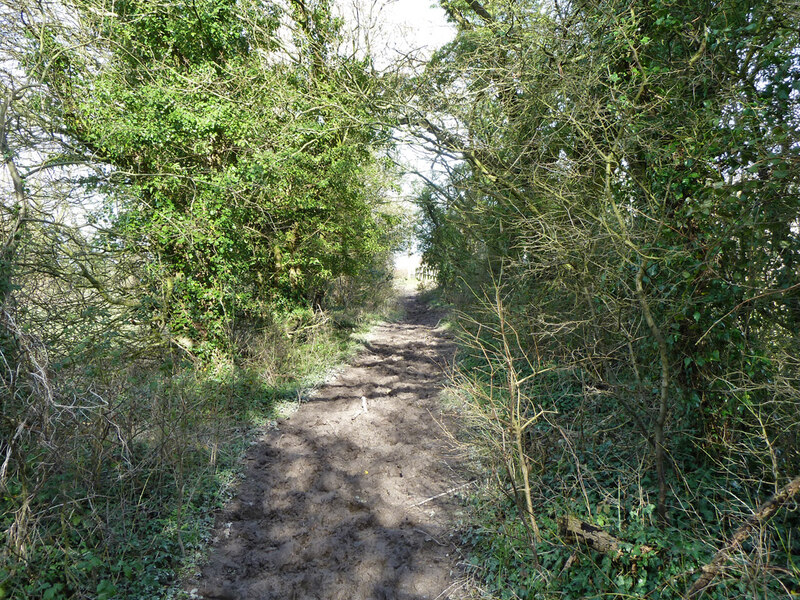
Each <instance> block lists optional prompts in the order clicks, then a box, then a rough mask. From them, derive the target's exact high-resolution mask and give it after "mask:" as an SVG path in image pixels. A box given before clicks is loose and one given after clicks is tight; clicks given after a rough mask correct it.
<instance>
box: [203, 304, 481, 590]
mask: <svg viewBox="0 0 800 600" xmlns="http://www.w3.org/2000/svg"><path fill="white" fill-rule="evenodd" d="M403 303H404V308H405V318H404V319H402V320H401V321H399V322H396V323H384V324H381V325H379V326H377V327H376V329H375V330H374V332H373V333H372V335H371V336H370V340H371V341H369V342H368V343H367V346H366V350H365V351H364V352H363V353H361V354H360V355H359V356H358V357H357V358H356V359H355V360H354V361H353V363H352V364H351V365H350V366H349V367H347V368H346V369H344V370H343V371H342V372H341V373H340V374H339V375H338V376H337V377H336V378H335V379H334V380H333V381H331V382H330V383H328V384H326V385H324V386H323V387H321V388H319V389H318V390H317V391H316V392H315V393H314V394H313V395H312V397H311V398H310V399H309V401H308V402H307V403H304V404H303V405H302V406H301V407H300V409H299V410H298V411H297V412H296V413H295V414H293V415H292V416H291V417H290V418H289V419H287V420H285V421H283V422H282V423H280V424H279V426H278V428H277V429H275V430H272V431H268V432H266V433H265V434H264V436H263V437H262V438H261V440H260V441H259V442H258V443H257V444H256V445H254V446H253V447H252V448H251V449H250V451H249V452H248V454H247V456H246V461H247V467H246V475H245V478H244V480H243V481H242V483H241V486H240V488H239V490H238V495H237V497H236V498H235V500H233V501H232V502H231V503H230V505H229V506H228V507H227V508H226V509H225V510H224V511H223V512H222V513H221V514H220V515H219V516H218V519H217V527H216V530H215V543H214V546H213V550H212V553H211V556H210V559H209V561H208V563H207V564H206V565H205V566H204V567H203V569H202V573H201V576H200V578H199V579H198V580H197V581H195V582H192V583H190V584H189V587H190V588H196V589H197V591H196V592H195V595H200V596H202V597H205V598H208V599H217V600H222V599H236V600H248V599H254V600H255V599H259V600H267V599H272V598H275V599H277V598H280V599H282V600H305V599H314V600H422V599H430V600H433V599H445V598H456V597H457V594H458V588H459V585H458V584H457V583H456V582H457V581H458V580H459V574H458V571H457V567H456V560H457V556H458V552H457V548H456V546H455V545H454V543H453V542H454V539H455V538H454V536H453V533H452V532H453V522H454V520H455V516H456V511H457V510H458V508H459V503H458V502H457V500H455V498H454V497H453V494H451V493H445V494H444V495H442V496H440V497H438V498H433V499H431V498H432V497H434V496H437V495H438V494H441V493H442V492H447V491H448V490H452V489H453V488H456V487H458V486H462V485H464V484H465V483H466V480H465V479H464V478H463V475H460V474H459V472H458V469H459V468H460V467H459V459H458V458H457V454H456V452H454V450H453V446H452V444H450V442H449V441H448V437H447V435H446V434H445V431H444V430H443V426H445V427H446V426H447V423H448V418H447V417H446V416H445V415H443V413H442V409H441V406H440V401H439V398H438V396H439V393H440V391H441V388H442V384H443V382H444V380H445V378H446V372H447V365H448V363H449V362H450V361H451V359H452V356H453V352H454V345H453V343H452V340H451V339H450V338H449V337H448V335H447V333H446V332H445V331H443V330H442V329H441V328H440V327H439V322H440V319H441V318H442V316H443V313H442V312H441V311H437V310H433V309H431V308H429V307H428V306H426V305H424V304H423V303H421V302H420V301H419V300H418V299H417V298H416V297H415V296H409V297H406V298H404V299H403Z"/></svg>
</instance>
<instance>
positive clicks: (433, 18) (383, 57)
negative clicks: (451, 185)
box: [337, 0, 456, 273]
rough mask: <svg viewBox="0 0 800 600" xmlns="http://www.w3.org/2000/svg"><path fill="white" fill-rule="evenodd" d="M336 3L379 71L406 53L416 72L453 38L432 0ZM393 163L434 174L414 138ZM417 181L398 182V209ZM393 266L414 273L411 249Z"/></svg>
mask: <svg viewBox="0 0 800 600" xmlns="http://www.w3.org/2000/svg"><path fill="white" fill-rule="evenodd" d="M337 4H338V7H339V9H340V10H341V11H342V16H343V17H344V19H345V22H346V23H347V24H349V26H350V27H351V28H353V29H357V30H358V32H359V34H358V35H357V36H355V39H358V40H359V43H360V44H362V47H363V48H367V47H368V48H369V50H370V51H371V54H372V56H373V59H374V64H375V66H376V68H378V69H383V68H386V67H387V66H388V65H391V64H393V63H394V62H396V61H397V60H398V59H400V58H401V57H403V56H406V55H414V56H415V58H416V59H417V60H416V64H417V65H419V66H420V68H421V67H422V65H423V64H424V63H423V61H425V60H427V59H428V58H430V56H431V55H432V54H433V52H434V51H436V50H437V49H438V48H440V47H442V46H443V45H445V44H447V43H448V42H450V41H451V40H452V39H453V38H454V37H455V34H456V29H455V27H454V26H453V25H451V24H450V23H448V21H447V18H446V16H445V12H444V10H443V9H442V8H441V7H440V6H439V4H438V2H436V0H338V3H337ZM397 159H398V160H399V162H400V163H402V164H405V165H406V166H407V168H408V170H409V171H419V172H420V173H423V174H425V176H427V177H432V175H433V174H434V168H433V164H432V161H433V159H434V156H433V155H431V154H426V153H425V152H424V151H423V150H422V148H421V147H419V145H415V144H414V143H413V140H406V143H400V144H399V146H398V152H397ZM420 183H421V180H420V179H419V177H417V176H416V175H413V174H411V173H409V174H408V175H406V176H404V177H403V178H402V181H401V191H400V194H399V197H398V198H396V200H395V201H396V202H398V203H400V204H401V206H402V210H405V211H414V210H415V206H414V205H413V203H412V202H411V200H412V199H413V197H414V194H415V189H416V188H417V187H418V186H419V184H420ZM395 262H396V267H397V268H398V269H399V270H402V271H406V270H411V272H412V273H413V269H414V268H415V267H416V266H418V264H419V256H417V254H416V252H413V251H412V252H411V255H409V254H408V253H407V252H403V253H401V254H400V255H399V256H397V257H396V261H395Z"/></svg>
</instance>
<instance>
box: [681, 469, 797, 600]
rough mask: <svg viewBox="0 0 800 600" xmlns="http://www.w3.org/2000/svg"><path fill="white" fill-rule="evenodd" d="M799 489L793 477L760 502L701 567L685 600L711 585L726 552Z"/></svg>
mask: <svg viewBox="0 0 800 600" xmlns="http://www.w3.org/2000/svg"><path fill="white" fill-rule="evenodd" d="M799 491H800V476H798V477H795V478H794V479H793V480H792V481H791V482H790V483H789V484H787V485H786V486H785V487H784V488H783V489H782V490H780V491H779V492H778V493H777V494H775V495H774V496H773V497H772V498H770V499H769V500H767V501H766V502H765V503H764V504H762V505H761V506H760V507H759V509H758V510H757V511H756V512H755V513H754V514H753V515H752V516H751V517H750V518H748V519H747V521H746V522H745V523H744V524H743V525H742V526H741V527H739V529H737V530H736V532H735V533H734V534H733V538H731V541H730V542H728V543H727V544H726V545H725V546H724V547H723V548H722V549H721V550H720V551H719V552H717V553H716V554H715V555H714V558H712V559H711V562H710V563H708V564H707V565H705V566H704V567H703V568H702V571H703V574H702V575H700V577H698V578H697V580H696V581H695V582H694V585H693V586H692V587H691V588H690V589H689V591H688V592H687V593H686V595H685V596H684V598H685V600H693V599H694V598H699V597H700V596H701V595H702V594H703V592H704V591H705V589H706V588H707V587H708V586H709V585H711V582H712V581H713V580H714V578H715V577H716V576H717V574H718V573H719V571H720V569H721V568H722V565H723V564H724V563H725V561H726V560H727V559H728V554H729V552H730V551H731V550H733V549H734V548H736V546H738V545H739V544H741V543H742V542H743V541H744V540H746V539H747V538H748V537H749V536H750V534H751V533H752V531H753V529H754V528H755V527H756V526H758V525H761V524H762V523H764V522H765V521H767V520H768V519H769V518H770V517H772V515H774V514H775V513H776V512H778V509H780V508H781V506H783V505H784V504H786V502H788V501H789V500H791V499H792V497H794V495H795V494H797V492H799Z"/></svg>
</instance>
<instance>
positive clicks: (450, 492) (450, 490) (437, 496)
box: [411, 480, 475, 508]
mask: <svg viewBox="0 0 800 600" xmlns="http://www.w3.org/2000/svg"><path fill="white" fill-rule="evenodd" d="M473 483H475V481H474V480H473V481H468V482H467V483H464V484H462V485H457V486H456V487H454V488H450V489H449V490H446V491H444V492H442V493H441V494H436V495H435V496H431V497H430V498H425V500H422V501H421V502H417V503H416V504H412V505H411V508H414V507H415V506H422V505H423V504H427V503H428V502H430V501H431V500H436V499H437V498H441V497H442V496H447V495H448V494H452V493H453V492H457V491H458V490H460V489H461V488H465V487H467V486H468V485H472V484H473Z"/></svg>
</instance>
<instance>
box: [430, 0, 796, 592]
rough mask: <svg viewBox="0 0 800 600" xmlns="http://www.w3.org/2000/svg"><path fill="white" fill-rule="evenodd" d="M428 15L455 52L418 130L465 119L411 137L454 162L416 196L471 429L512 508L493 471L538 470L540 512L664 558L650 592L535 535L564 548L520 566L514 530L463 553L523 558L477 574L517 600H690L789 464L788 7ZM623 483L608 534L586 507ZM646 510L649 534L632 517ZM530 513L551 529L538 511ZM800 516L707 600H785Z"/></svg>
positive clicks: (619, 569)
mask: <svg viewBox="0 0 800 600" xmlns="http://www.w3.org/2000/svg"><path fill="white" fill-rule="evenodd" d="M442 5H443V6H444V7H445V8H446V10H447V11H448V14H449V15H450V16H451V18H452V20H453V22H454V23H456V24H457V26H458V29H459V34H458V37H457V38H456V40H455V41H454V42H453V43H452V44H450V45H449V46H448V47H446V48H444V49H442V50H441V51H440V52H439V54H438V55H437V56H436V57H435V58H434V60H433V61H432V62H431V63H430V65H429V67H428V69H429V71H428V73H427V74H426V78H425V79H424V82H425V84H426V85H427V88H426V91H427V92H428V93H427V96H426V97H425V99H424V101H425V106H426V108H427V110H429V111H430V112H431V113H433V114H435V115H437V117H438V121H435V120H434V119H433V118H431V119H429V120H428V123H433V122H442V123H445V122H446V123H453V124H456V125H457V126H455V127H453V128H452V129H451V130H450V131H447V132H444V131H442V130H437V129H436V128H435V126H427V127H426V129H427V131H426V135H427V136H430V137H432V138H434V139H435V140H436V141H437V143H438V144H439V147H440V148H441V149H442V152H443V153H444V154H450V153H458V154H459V155H460V156H461V157H462V158H463V163H461V164H460V165H459V166H458V167H456V168H452V169H451V170H450V171H449V173H448V176H447V177H446V178H444V177H443V178H442V181H437V182H433V185H431V186H429V187H428V188H427V189H426V190H425V191H424V192H423V193H422V194H421V196H420V198H419V204H420V208H421V214H422V217H423V224H422V226H421V232H422V241H423V248H424V260H425V261H426V262H427V263H428V265H429V266H430V267H431V268H433V269H434V270H436V272H437V273H438V274H439V278H440V283H441V284H442V287H443V290H444V291H445V293H446V294H447V295H448V296H449V298H450V299H451V300H453V301H454V302H455V303H456V306H457V308H459V309H460V311H461V319H460V322H461V323H462V328H463V330H464V331H465V335H464V345H465V348H466V350H465V352H467V353H468V357H467V358H465V363H464V366H463V368H462V372H463V379H462V381H461V387H462V388H463V389H464V395H465V397H466V398H467V399H468V401H469V402H470V403H471V405H472V407H473V409H474V411H475V414H476V415H478V416H476V417H475V419H476V421H477V422H478V423H479V425H478V426H476V428H475V434H476V436H477V437H478V438H480V439H482V440H483V443H485V444H486V446H487V448H488V452H489V454H490V455H491V456H494V457H495V460H494V463H493V467H494V469H496V470H497V471H499V472H500V473H502V474H504V475H505V477H506V480H508V481H513V482H514V484H515V485H516V486H517V489H516V494H517V497H516V502H517V503H521V502H522V498H523V497H524V493H523V492H524V491H525V490H524V488H523V484H524V482H523V481H522V478H521V477H520V476H519V473H514V472H513V470H511V469H508V467H507V465H508V464H525V462H529V463H530V465H531V472H530V477H531V478H532V483H531V488H532V489H531V491H532V494H533V496H534V497H535V498H540V499H542V498H547V500H548V506H549V507H551V508H552V507H553V506H555V507H556V508H555V510H556V511H564V512H569V513H571V514H577V515H579V516H581V517H582V518H584V519H585V520H587V521H589V522H591V523H596V524H598V525H601V526H602V527H603V528H606V529H609V530H610V531H611V533H613V534H614V535H618V536H619V537H620V539H622V540H623V541H625V542H626V543H634V541H636V542H637V543H638V541H640V540H638V538H639V537H641V536H642V535H644V534H646V537H647V540H648V543H649V544H650V545H655V546H657V547H658V548H660V550H659V552H658V553H657V557H658V560H655V559H654V562H652V563H651V564H648V565H647V568H646V569H641V568H640V567H639V566H637V567H636V568H637V569H638V573H639V575H644V571H646V578H645V580H644V582H643V583H641V584H640V583H639V579H638V578H637V577H634V575H633V571H632V570H631V569H632V567H631V569H629V570H627V571H626V565H625V564H621V562H617V561H615V560H613V559H611V558H609V557H607V556H606V557H603V556H601V555H599V554H591V553H590V554H588V555H586V554H585V553H580V556H581V558H580V559H579V561H578V562H577V563H576V562H575V561H573V563H572V565H571V567H570V569H567V570H565V571H564V573H563V574H561V569H562V568H563V565H564V564H565V563H566V557H567V556H569V555H571V553H572V552H573V550H574V548H572V547H571V546H570V545H568V544H567V545H564V544H563V543H561V542H559V541H557V538H556V536H557V532H556V531H555V530H554V529H553V528H551V529H550V530H549V531H548V530H547V528H546V527H543V528H542V529H543V533H542V537H543V540H547V542H548V543H550V544H554V546H552V547H551V546H548V545H544V546H542V543H544V542H542V543H540V544H539V545H538V547H537V548H536V550H537V551H536V553H533V551H532V550H531V549H530V547H529V540H527V539H526V537H525V536H523V535H521V533H520V532H522V531H524V529H523V523H524V520H525V518H527V517H525V516H524V515H523V513H524V511H517V512H518V513H519V515H518V516H517V518H522V522H519V523H516V524H509V526H508V527H507V528H506V530H505V531H499V532H498V531H494V532H490V533H486V535H485V536H484V537H482V538H481V539H482V541H481V542H480V544H479V546H478V549H479V552H480V556H481V557H482V558H481V560H483V561H491V560H493V559H492V558H491V557H492V556H493V555H496V554H498V553H499V554H501V555H503V556H518V555H523V554H524V553H525V552H527V555H525V556H526V558H525V559H518V560H517V561H516V562H515V563H514V565H513V566H512V565H510V564H508V561H507V560H506V559H505V558H504V559H503V560H501V561H500V563H501V564H503V565H504V566H502V568H501V567H498V566H497V565H495V566H494V567H492V569H490V570H489V571H488V572H487V573H488V575H487V576H489V577H490V578H494V580H495V583H496V586H497V587H496V589H498V590H501V589H502V590H505V591H504V592H503V593H505V594H506V595H507V596H508V597H513V594H517V595H518V596H519V597H533V596H535V595H536V594H538V593H541V594H545V593H546V592H547V593H554V594H555V593H560V594H564V595H566V596H568V597H576V598H577V597H594V596H604V595H611V596H614V595H619V596H620V597H621V596H623V595H629V596H632V597H644V596H645V595H649V597H652V596H654V595H655V596H658V597H662V596H663V597H671V596H674V597H680V594H681V593H685V591H686V590H687V589H688V587H689V586H691V583H692V580H693V579H692V578H690V577H689V576H688V575H687V574H688V573H690V572H691V570H692V569H697V568H698V567H699V566H701V565H703V564H704V563H705V562H707V561H708V560H710V557H711V556H712V555H713V552H714V548H718V547H720V546H721V545H722V544H723V543H724V540H725V539H727V537H728V536H730V534H731V532H732V530H733V529H734V528H735V526H736V524H737V523H739V524H741V523H742V522H743V521H744V519H745V517H746V515H748V514H749V512H750V511H751V510H753V507H756V506H758V505H759V504H760V503H761V502H762V501H763V500H765V499H766V498H768V497H769V496H770V495H771V494H772V493H774V492H775V491H776V490H777V489H779V488H780V487H781V486H782V485H783V484H785V482H786V481H787V480H790V479H792V478H794V477H796V476H797V465H798V464H800V463H798V457H800V454H799V453H800V445H798V440H800V437H798V433H800V421H798V419H797V414H798V412H797V411H798V403H799V402H800V386H798V381H799V380H800V379H798V373H799V372H800V371H798V362H797V360H796V356H797V354H798V352H800V348H799V347H798V345H797V342H798V338H797V336H796V328H797V323H796V322H795V318H796V316H797V315H796V312H797V311H796V305H797V299H798V292H800V290H799V289H798V287H797V283H796V280H797V277H796V272H797V268H796V267H797V260H798V256H800V237H799V236H798V229H797V213H798V207H800V180H798V179H797V177H798V171H797V169H796V168H793V166H794V165H795V164H796V162H797V159H798V151H799V149H800V144H799V143H798V142H799V141H800V121H798V114H797V111H796V110H795V108H794V107H795V106H796V103H797V99H798V97H799V96H798V94H800V90H798V87H800V86H798V80H799V79H800V70H799V67H798V65H800V62H799V61H798V57H800V38H798V32H797V30H796V28H794V27H792V26H791V25H790V23H794V22H796V21H797V18H798V13H797V9H796V7H795V6H793V5H792V4H791V3H784V2H780V1H775V2H772V1H770V2H759V3H751V2H739V1H736V0H731V1H730V2H722V3H716V4H713V5H710V4H708V3H703V2H693V1H691V0H687V1H686V2H634V3H618V2H606V3H589V4H577V5H573V4H566V5H554V6H553V7H550V8H547V9H544V8H542V7H541V6H540V5H539V4H537V3H535V2H516V3H513V4H512V3H508V2H494V1H489V2H485V3H472V2H470V3H459V2H443V3H442ZM423 126H424V127H425V125H424V124H423ZM495 298H500V299H502V306H501V305H500V302H499V300H498V301H496V300H495ZM508 332H512V333H510V334H509V333H508ZM507 339H511V343H510V344H508V343H506V340H507ZM531 374H532V375H531ZM529 375H530V376H531V377H532V378H531V380H530V381H527V382H526V386H522V387H521V388H520V389H519V390H518V392H519V393H518V394H509V393H508V384H507V383H506V382H507V381H509V377H511V376H513V377H517V378H523V377H527V376H529ZM487 399H489V401H488V402H487ZM542 409H544V410H552V412H551V413H549V414H547V415H546V418H545V419H544V422H541V423H538V424H537V425H536V427H531V428H530V429H529V431H528V436H527V439H526V442H527V444H528V445H527V447H523V448H521V449H520V450H514V451H512V450H509V448H508V444H507V443H506V444H502V443H501V441H506V440H507V439H508V437H509V436H512V435H513V430H514V427H515V425H514V422H513V419H510V417H509V415H513V414H514V413H518V414H520V415H536V414H538V411H540V410H542ZM523 418H524V417H523ZM507 423H510V426H508V427H507V426H506V424H507ZM514 461H516V463H515V462H514ZM507 471H508V472H507ZM617 490H637V491H638V492H639V496H640V498H639V499H638V500H636V502H633V501H626V500H625V498H623V499H621V500H619V501H618V505H617V506H616V508H615V511H616V510H618V511H619V513H618V514H619V515H621V517H618V519H617V521H618V522H617V523H614V522H613V521H612V520H609V519H608V518H607V515H605V514H604V513H603V512H602V507H603V506H604V505H607V504H608V502H609V497H613V496H615V495H616V491H617ZM628 500H630V498H629V499H628ZM646 506H650V507H651V510H652V506H655V507H656V516H657V517H658V518H655V519H647V520H644V521H642V522H640V523H639V524H638V525H636V526H634V519H633V518H632V517H630V518H627V519H626V513H627V514H632V512H631V511H634V512H636V511H638V514H642V511H643V510H644V507H646ZM746 507H751V508H746ZM535 512H536V513H537V514H536V516H537V518H538V519H539V520H540V521H541V522H542V523H545V522H546V520H547V519H553V520H555V518H556V515H554V514H552V512H551V510H548V508H547V507H546V506H544V505H543V502H542V501H541V500H539V507H538V509H537V510H536V511H535ZM510 514H513V511H509V516H508V517H507V520H509V521H511V520H512V517H511V516H510ZM795 520H796V515H794V514H791V513H790V514H789V515H788V516H787V517H786V521H784V522H781V523H775V524H773V525H771V526H766V525H765V526H763V527H762V528H761V529H760V530H759V534H760V535H761V536H763V537H762V538H761V541H760V542H759V543H756V542H755V541H754V542H752V545H748V546H747V548H746V549H745V550H744V552H743V553H742V554H741V555H739V556H737V558H736V559H735V560H732V561H731V562H732V563H733V564H727V565H726V567H727V568H728V569H730V571H726V576H725V577H720V578H718V580H717V581H715V586H716V587H715V588H714V591H713V593H712V592H709V595H710V596H712V597H713V596H714V595H716V596H717V597H720V598H723V597H743V596H744V595H752V596H758V593H757V592H756V589H757V587H758V586H763V590H762V592H760V593H761V596H766V597H781V594H785V593H786V589H790V588H791V589H793V588H792V587H791V585H789V587H788V588H784V587H782V586H784V585H788V584H786V581H789V579H791V578H788V579H787V578H785V577H784V576H783V575H777V573H780V572H781V569H785V570H786V571H785V572H786V573H793V574H794V573H796V571H794V570H793V569H795V567H794V566H793V565H794V563H793V560H792V556H791V553H790V552H787V551H786V550H785V548H787V547H788V546H790V545H791V544H790V543H789V542H788V540H789V539H790V538H791V537H792V536H791V534H790V530H791V529H790V528H791V525H789V523H793V522H794V521H795ZM637 527H639V529H637ZM515 528H516V529H515ZM515 531H516V533H515ZM505 538H508V539H505ZM526 544H528V548H527V550H525V546H526ZM748 544H751V542H748ZM511 548H513V550H512V549H511ZM553 548H557V550H553ZM778 548H782V549H783V550H778ZM759 552H760V553H761V554H759ZM537 555H538V559H540V561H541V569H540V570H539V571H536V570H535V569H534V572H535V574H536V575H535V576H534V575H531V576H530V577H521V578H518V580H517V579H515V577H516V575H514V571H515V570H516V569H523V570H527V572H529V573H531V571H530V569H529V566H530V564H531V563H532V562H535V561H536V559H537ZM554 556H557V557H558V559H557V560H556V559H554V558H553V557H554ZM766 556H769V559H766V558H763V559H762V557H766ZM548 561H549V562H548ZM479 562H480V561H479ZM495 562H496V561H495ZM492 564H494V563H492ZM522 565H525V566H522ZM576 565H577V566H576ZM500 573H502V575H501V574H500ZM498 577H499V579H497V578H498ZM537 577H538V579H537ZM532 578H533V579H536V580H537V582H538V584H537V585H539V587H537V588H536V590H537V591H535V592H534V591H531V589H532V588H531V587H530V586H531V585H532V584H531V581H530V580H531V579H532ZM498 582H499V583H498ZM506 586H507V587H506ZM761 596H759V597H761ZM543 597H547V596H546V595H544V596H543ZM626 597H627V596H626Z"/></svg>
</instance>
